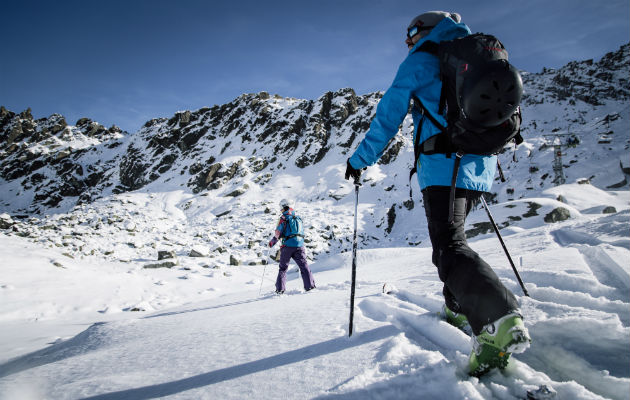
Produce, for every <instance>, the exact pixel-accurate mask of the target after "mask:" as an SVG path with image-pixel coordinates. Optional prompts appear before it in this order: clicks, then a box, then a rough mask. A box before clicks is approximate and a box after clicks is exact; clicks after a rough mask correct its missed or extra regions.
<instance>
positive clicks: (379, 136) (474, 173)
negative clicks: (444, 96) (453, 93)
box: [350, 18, 497, 192]
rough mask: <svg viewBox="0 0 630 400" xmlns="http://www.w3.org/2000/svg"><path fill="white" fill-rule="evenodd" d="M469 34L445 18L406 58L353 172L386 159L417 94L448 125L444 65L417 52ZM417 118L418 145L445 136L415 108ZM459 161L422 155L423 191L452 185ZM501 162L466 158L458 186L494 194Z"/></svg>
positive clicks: (491, 158) (355, 157)
mask: <svg viewBox="0 0 630 400" xmlns="http://www.w3.org/2000/svg"><path fill="white" fill-rule="evenodd" d="M469 34H470V29H469V28H468V27H467V26H466V25H465V24H463V23H456V22H454V21H453V20H452V19H450V18H444V19H443V20H442V21H441V22H440V23H439V24H437V25H436V26H435V28H433V29H432V30H431V32H430V33H429V34H428V35H427V36H426V37H424V38H422V39H421V40H420V41H418V43H416V45H415V46H414V47H413V48H412V49H411V50H410V51H409V54H408V55H407V58H405V60H404V61H403V62H402V64H400V67H399V68H398V72H397V74H396V77H395V78H394V82H393V83H392V85H391V87H390V88H389V89H387V91H386V92H385V94H384V95H383V98H382V99H381V101H380V102H379V103H378V107H377V108H376V114H375V116H374V119H373V120H372V123H371V124H370V129H369V130H368V132H367V134H366V135H365V138H364V139H363V140H362V141H361V143H360V144H359V146H358V147H357V149H356V151H355V152H354V154H353V155H352V156H351V157H350V164H351V165H352V167H353V168H355V169H361V168H364V167H367V166H369V165H372V164H374V163H375V162H376V161H378V159H379V158H381V156H382V155H383V152H384V151H385V149H386V147H387V144H388V143H389V141H390V140H391V139H392V138H393V137H394V136H395V135H396V133H397V132H398V127H399V126H400V124H401V123H402V121H403V119H404V118H405V116H406V115H407V111H408V109H409V102H410V101H411V99H412V96H414V95H415V96H416V97H418V98H419V99H420V100H421V101H422V104H424V106H425V107H426V108H427V110H429V112H431V114H432V115H433V116H434V117H435V118H436V119H437V120H438V121H439V122H440V123H442V124H443V125H444V126H446V120H445V119H444V117H443V116H442V115H440V114H438V108H439V100H440V93H441V90H442V82H441V81H440V66H439V61H438V59H437V57H436V56H434V55H431V54H429V53H427V52H425V51H418V49H419V48H420V46H422V44H423V43H424V42H425V41H432V42H435V43H439V42H441V41H444V40H452V39H456V38H460V37H464V36H467V35H469ZM412 117H413V124H414V132H413V138H414V143H415V139H416V135H420V142H419V143H422V142H424V141H425V140H427V139H428V138H430V137H431V136H433V135H437V134H438V133H440V130H439V129H438V128H437V127H436V126H435V125H433V124H432V123H431V121H430V120H429V119H428V118H426V117H423V116H422V114H420V112H419V111H418V110H417V109H416V107H413V108H412ZM423 119H424V121H423ZM418 127H421V129H420V132H418ZM454 163H455V156H454V155H453V156H451V157H447V155H446V154H432V155H426V154H420V157H419V159H418V165H417V171H418V183H419V184H420V189H424V188H426V187H429V186H451V180H452V177H453V168H454ZM496 163H497V160H496V156H478V155H474V154H466V155H464V157H462V160H461V164H460V167H459V168H460V169H459V171H458V175H457V183H456V186H457V187H459V188H464V189H472V190H479V191H484V192H487V191H490V188H491V187H492V182H493V180H494V175H495V172H496Z"/></svg>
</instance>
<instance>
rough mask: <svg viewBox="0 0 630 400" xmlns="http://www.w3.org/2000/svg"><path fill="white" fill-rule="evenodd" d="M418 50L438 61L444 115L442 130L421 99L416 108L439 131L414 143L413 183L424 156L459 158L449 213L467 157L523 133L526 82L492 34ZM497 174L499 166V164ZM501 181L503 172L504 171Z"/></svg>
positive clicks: (518, 139) (488, 151) (497, 147)
mask: <svg viewBox="0 0 630 400" xmlns="http://www.w3.org/2000/svg"><path fill="white" fill-rule="evenodd" d="M419 50H420V51H426V52H428V53H430V54H433V55H435V56H436V57H438V60H439V62H440V79H441V81H442V92H441V94H440V103H439V109H438V112H439V113H440V114H441V115H444V116H445V119H446V122H447V125H446V126H442V124H440V123H439V122H438V121H437V120H436V118H435V117H434V116H433V115H431V112H429V111H428V110H427V109H426V108H425V107H424V105H423V104H422V102H421V101H420V99H419V98H417V97H415V96H414V105H415V107H417V108H418V110H419V111H420V113H421V114H422V115H423V116H426V117H427V119H429V121H431V123H433V124H434V125H435V126H436V127H438V128H439V129H440V131H441V132H440V133H439V134H437V135H434V136H432V137H430V138H429V139H427V140H426V141H424V142H423V143H419V138H420V134H419V133H420V129H418V134H417V135H416V140H415V143H414V153H415V160H414V165H413V169H412V170H411V172H410V174H409V179H411V177H412V176H413V174H414V173H415V172H416V165H417V163H418V157H419V156H420V154H421V153H424V154H436V153H444V154H447V157H451V155H452V154H455V155H456V157H457V158H456V160H455V168H454V171H453V179H452V182H451V213H450V216H449V220H450V221H452V208H453V207H452V204H453V199H454V195H455V183H456V181H457V172H458V169H459V163H460V160H461V157H462V156H463V155H464V154H478V155H491V154H496V153H498V152H499V151H501V149H503V147H504V146H505V145H506V144H507V143H508V142H510V141H511V140H515V141H516V143H517V144H519V143H521V142H522V141H523V138H522V137H521V135H520V125H521V121H522V118H521V112H520V107H519V103H520V101H521V97H522V95H523V81H522V80H521V76H520V74H519V73H518V70H517V69H516V68H514V66H512V65H511V64H510V63H509V62H508V53H507V51H506V50H505V47H504V46H503V44H502V43H501V42H500V41H499V40H498V39H497V38H496V37H494V36H491V35H485V34H482V33H476V34H473V35H469V36H465V37H463V38H459V39H454V40H449V41H444V42H440V43H439V44H438V43H435V42H430V41H427V42H425V43H424V44H422V45H421V47H420V49H419ZM499 171H500V173H501V170H500V166H499ZM501 177H502V179H503V174H502V173H501Z"/></svg>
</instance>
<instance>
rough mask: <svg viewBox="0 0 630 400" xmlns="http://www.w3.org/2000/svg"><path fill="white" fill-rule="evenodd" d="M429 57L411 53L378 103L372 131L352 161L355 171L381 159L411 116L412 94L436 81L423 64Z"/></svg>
mask: <svg viewBox="0 0 630 400" xmlns="http://www.w3.org/2000/svg"><path fill="white" fill-rule="evenodd" d="M425 56H427V54H425V53H418V52H415V53H411V54H409V56H407V58H406V59H405V60H404V61H403V63H402V64H401V65H400V67H399V68H398V72H397V74H396V77H395V78H394V82H393V83H392V85H391V86H390V88H389V89H387V91H386V92H385V94H384V95H383V98H382V99H381V101H380V102H379V103H378V106H377V108H376V114H375V115H374V119H373V120H372V123H371V124H370V129H369V130H368V132H367V134H366V135H365V138H364V139H363V141H361V143H360V144H359V146H358V147H357V149H356V151H355V152H354V154H353V155H352V157H350V164H351V165H352V167H353V168H355V169H360V168H364V167H367V166H369V165H372V164H374V163H375V162H376V161H378V159H379V158H381V156H382V155H383V152H384V151H385V149H386V147H387V145H388V143H389V141H390V140H391V139H392V138H393V137H394V136H395V135H396V133H397V132H398V127H399V126H400V124H401V123H402V122H403V120H404V119H405V116H406V115H407V111H408V110H409V102H410V101H411V97H412V94H413V93H414V92H416V91H418V90H421V89H422V86H423V85H422V82H423V81H425V80H428V79H427V78H430V79H434V77H433V76H431V77H428V76H426V75H427V73H426V72H427V71H425V67H424V65H423V62H422V61H426V60H422V59H423V58H424V57H425ZM435 62H436V63H437V60H436V61H435ZM438 79H439V78H438Z"/></svg>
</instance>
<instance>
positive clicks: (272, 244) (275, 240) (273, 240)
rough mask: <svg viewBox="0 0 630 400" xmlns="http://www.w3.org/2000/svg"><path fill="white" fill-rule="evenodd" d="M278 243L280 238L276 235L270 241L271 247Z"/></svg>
mask: <svg viewBox="0 0 630 400" xmlns="http://www.w3.org/2000/svg"><path fill="white" fill-rule="evenodd" d="M276 243H278V238H277V237H275V236H274V237H273V239H271V240H270V241H269V247H273V246H275V245H276Z"/></svg>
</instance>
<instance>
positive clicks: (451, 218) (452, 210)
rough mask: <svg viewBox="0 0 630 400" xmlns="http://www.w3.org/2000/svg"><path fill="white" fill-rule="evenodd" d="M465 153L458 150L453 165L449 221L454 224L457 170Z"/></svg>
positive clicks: (449, 198) (449, 197)
mask: <svg viewBox="0 0 630 400" xmlns="http://www.w3.org/2000/svg"><path fill="white" fill-rule="evenodd" d="M463 156H464V153H462V152H461V151H458V152H457V154H456V155H455V165H454V166H453V178H452V179H451V192H450V193H449V196H448V223H449V224H452V223H453V221H454V219H455V215H454V214H455V190H456V189H457V188H456V187H455V185H456V183H457V171H459V164H460V162H461V160H462V157H463Z"/></svg>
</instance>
